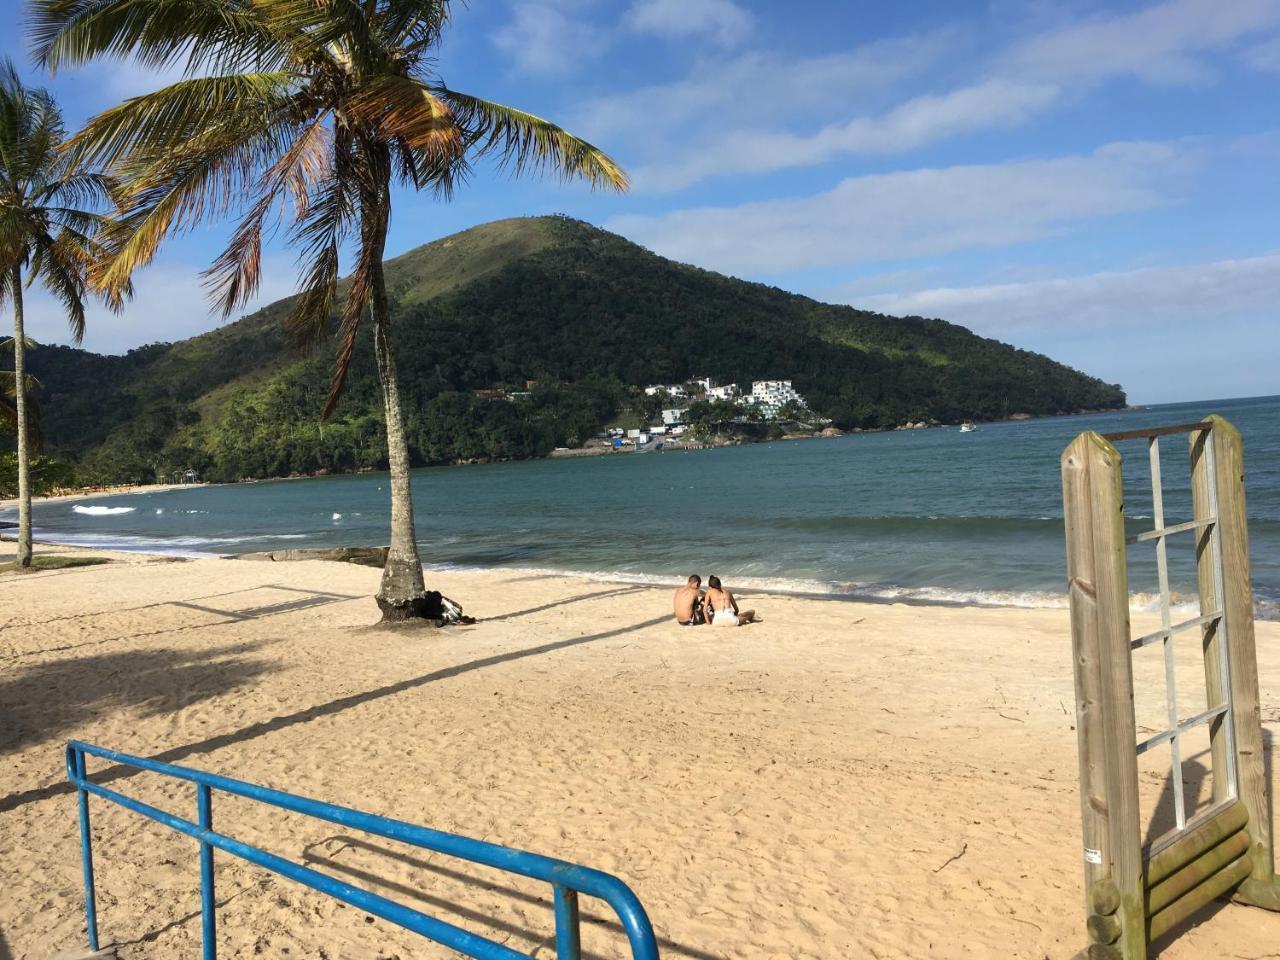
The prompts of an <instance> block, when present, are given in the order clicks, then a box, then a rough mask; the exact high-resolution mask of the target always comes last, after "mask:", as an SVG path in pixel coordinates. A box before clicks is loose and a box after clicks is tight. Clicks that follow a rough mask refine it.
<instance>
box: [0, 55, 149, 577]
mask: <svg viewBox="0 0 1280 960" xmlns="http://www.w3.org/2000/svg"><path fill="white" fill-rule="evenodd" d="M65 134H66V131H65V129H64V127H63V124H62V112H61V111H60V110H59V109H58V105H57V104H56V103H55V102H54V100H53V98H52V97H51V96H50V95H49V93H48V92H47V91H45V90H42V89H38V88H29V87H27V86H26V85H25V84H24V83H23V82H22V78H21V77H19V76H18V72H17V70H15V69H14V67H13V64H12V63H10V62H8V61H5V62H4V63H3V64H0V308H3V307H6V306H8V307H12V309H13V340H12V345H13V374H12V383H11V386H12V387H13V388H14V389H13V392H12V401H11V403H12V410H13V421H14V430H15V433H16V434H17V447H18V556H17V566H18V567H19V568H24V567H29V566H31V443H32V440H33V439H34V431H33V430H32V423H31V422H30V421H31V415H30V411H29V403H28V392H29V390H28V389H18V385H19V384H24V385H27V386H28V387H29V385H30V381H29V379H28V377H27V363H26V353H27V350H26V347H27V340H26V332H25V328H24V318H23V311H22V307H23V301H22V288H23V286H24V284H25V285H26V286H30V285H31V284H32V283H34V282H36V281H39V282H40V284H41V285H43V286H44V288H45V289H46V290H48V291H49V293H50V294H52V295H53V297H54V299H56V300H57V301H58V302H59V303H60V304H61V305H62V308H63V310H64V311H65V312H66V315H67V322H68V323H70V325H71V337H72V339H73V340H75V342H76V343H79V342H80V341H81V340H82V339H83V338H84V304H85V299H86V296H87V294H88V284H87V275H88V272H89V270H90V268H91V266H92V265H93V264H94V263H95V262H97V261H99V260H101V259H102V257H103V256H104V254H105V248H104V247H103V246H102V244H101V242H100V240H99V239H98V238H99V235H100V234H101V233H102V228H103V227H104V226H105V222H106V221H105V218H104V217H103V216H102V215H101V214H99V213H96V212H94V211H95V209H100V208H102V207H104V206H106V205H108V204H109V203H111V201H112V184H111V181H110V180H109V179H108V178H107V177H105V176H103V175H101V174H98V173H93V172H88V171H85V170H83V169H81V170H77V169H74V168H73V166H72V164H71V163H70V162H69V160H68V158H67V156H66V155H65V154H64V152H63V150H62V146H63V140H64V137H65ZM127 294H128V288H127V287H119V288H117V289H116V291H115V293H114V294H112V295H111V297H110V300H109V302H110V305H111V306H113V307H118V306H119V303H120V300H121V299H122V298H123V297H125V296H126V295H127ZM6 392H7V391H6Z"/></svg>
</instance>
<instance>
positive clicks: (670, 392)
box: [644, 383, 689, 397]
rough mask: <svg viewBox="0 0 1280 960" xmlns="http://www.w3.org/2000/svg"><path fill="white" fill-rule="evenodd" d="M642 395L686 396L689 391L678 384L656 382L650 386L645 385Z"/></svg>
mask: <svg viewBox="0 0 1280 960" xmlns="http://www.w3.org/2000/svg"><path fill="white" fill-rule="evenodd" d="M644 395H645V396H646V397H656V396H659V395H661V396H667V397H687V396H688V395H689V391H688V390H686V389H685V388H684V387H683V386H681V385H680V384H675V385H674V386H669V385H667V384H661V383H657V384H653V385H652V386H648V387H645V388H644Z"/></svg>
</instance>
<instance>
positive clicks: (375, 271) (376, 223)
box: [364, 169, 440, 620]
mask: <svg viewBox="0 0 1280 960" xmlns="http://www.w3.org/2000/svg"><path fill="white" fill-rule="evenodd" d="M389 181H390V177H389V169H388V176H387V178H386V180H385V181H384V183H383V189H382V190H381V191H380V195H379V196H377V197H376V198H373V197H370V198H367V199H369V200H372V201H373V202H372V203H366V204H365V207H364V209H365V215H366V216H370V217H371V219H372V221H373V222H372V223H370V224H367V225H366V226H367V229H368V230H369V241H368V242H369V244H370V247H371V249H370V254H371V266H370V270H371V281H372V282H371V286H372V291H371V297H370V301H369V310H370V312H371V313H372V314H373V350H374V355H375V357H376V358H377V362H378V383H379V385H380V386H381V387H382V405H383V410H384V413H385V418H386V427H387V465H388V468H389V470H390V475H391V476H390V479H391V484H390V486H391V548H390V550H389V551H388V552H387V563H386V566H384V567H383V568H382V585H381V586H380V587H379V588H378V595H377V598H376V599H377V601H378V608H379V609H380V610H381V611H382V619H383V620H412V619H417V618H423V617H429V618H432V619H435V618H438V617H439V616H440V608H439V602H438V599H437V602H436V603H435V604H431V603H430V602H429V600H428V597H427V588H426V584H425V583H424V582H423V579H422V561H421V560H420V559H419V557H418V540H417V534H416V533H415V530H414V523H413V489H412V482H411V480H410V477H409V444H408V442H407V441H406V440H405V434H404V410H403V408H402V407H401V404H400V383H399V380H398V379H397V377H396V363H395V354H394V353H393V352H392V349H391V310H390V307H389V305H388V303H387V284H386V277H385V276H384V275H383V270H382V256H383V251H384V249H385V247H386V242H387V224H388V220H389V219H390V216H389V214H390V199H391V198H390V182H389Z"/></svg>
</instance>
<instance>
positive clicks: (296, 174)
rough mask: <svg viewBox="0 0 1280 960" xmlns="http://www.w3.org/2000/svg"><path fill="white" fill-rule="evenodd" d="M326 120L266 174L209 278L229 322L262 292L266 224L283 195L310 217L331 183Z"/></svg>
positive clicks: (305, 131) (309, 129) (318, 121)
mask: <svg viewBox="0 0 1280 960" xmlns="http://www.w3.org/2000/svg"><path fill="white" fill-rule="evenodd" d="M325 120H326V117H324V116H320V117H317V118H316V119H315V120H313V121H312V122H311V124H310V125H309V126H308V127H306V128H304V129H303V130H302V131H301V132H300V133H299V135H298V136H297V137H296V138H295V139H294V141H293V143H292V144H291V145H290V146H289V149H288V150H286V151H285V153H284V155H283V156H282V157H281V158H280V159H279V160H277V161H276V163H275V164H273V165H272V167H271V169H269V170H268V171H267V172H266V173H264V174H263V176H262V178H261V180H260V181H259V183H258V186H257V191H258V194H259V196H258V200H257V201H256V202H255V203H254V205H253V206H252V207H251V208H250V210H249V212H248V213H247V214H246V215H245V217H244V219H243V220H242V221H241V222H240V225H239V226H238V227H237V228H236V231H235V233H234V234H232V237H231V240H230V242H229V243H228V244H227V247H226V249H225V250H223V251H222V253H221V254H219V255H218V258H217V259H216V260H214V262H213V263H212V264H211V265H210V267H209V269H208V270H206V271H205V272H204V277H205V286H206V288H207V289H208V290H209V293H210V296H211V297H212V298H213V300H214V302H215V303H216V304H217V306H218V308H219V309H220V310H221V311H222V315H223V316H224V317H229V316H230V315H231V314H232V313H234V312H235V310H236V309H237V308H238V307H242V306H244V305H245V304H246V303H247V302H248V301H249V300H250V299H251V298H252V297H253V295H254V294H255V293H256V292H257V290H258V285H259V282H260V280H261V271H262V237H263V233H264V231H265V230H266V229H267V226H268V224H267V218H268V217H269V216H271V215H272V213H273V212H274V208H275V207H277V206H278V204H279V201H280V200H281V199H282V195H283V194H285V193H289V194H292V196H293V201H294V203H293V207H294V218H295V220H300V219H302V218H303V217H305V216H306V212H307V208H308V205H309V203H310V194H311V191H312V190H313V189H314V188H315V187H316V186H317V185H318V184H319V183H321V182H322V181H323V180H325V179H326V178H327V176H328V175H329V172H330V170H331V166H330V165H331V162H332V161H331V159H330V157H329V156H328V154H327V151H326V148H327V147H328V146H329V145H330V139H331V138H330V134H329V131H328V129H327V128H326V126H325Z"/></svg>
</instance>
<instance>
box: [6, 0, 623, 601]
mask: <svg viewBox="0 0 1280 960" xmlns="http://www.w3.org/2000/svg"><path fill="white" fill-rule="evenodd" d="M32 6H33V28H34V31H35V39H36V49H37V53H38V55H39V57H40V58H41V60H42V61H43V63H44V64H45V65H46V66H48V67H49V68H50V69H57V68H59V67H61V66H64V65H69V64H76V63H84V62H86V61H89V60H92V59H94V58H97V57H114V56H122V55H132V56H133V57H134V58H135V59H136V60H137V61H140V62H141V63H143V64H145V65H147V66H151V67H156V68H172V67H175V66H181V67H182V68H183V69H184V71H185V76H186V77H187V79H184V80H181V81H179V82H177V83H174V84H171V85H170V86H167V87H164V88H163V89H161V90H158V91H156V92H155V93H152V94H148V95H146V96H141V97H137V98H134V99H132V100H129V101H126V102H125V103H123V104H121V105H120V106H118V107H115V108H113V109H111V110H108V111H106V112H104V113H102V114H100V115H99V116H97V117H95V118H94V119H93V120H91V121H90V122H89V124H88V125H87V126H86V128H85V130H84V131H83V132H82V133H80V134H79V135H78V136H77V137H76V139H75V143H74V149H75V152H76V155H77V157H79V158H80V159H81V160H82V161H85V162H91V163H99V162H100V163H105V164H109V165H111V166H113V167H114V168H116V169H118V170H119V171H120V172H121V173H122V174H123V175H124V176H125V178H126V180H127V181H128V183H129V186H128V188H127V196H126V197H125V199H124V202H123V204H122V208H121V211H120V224H121V226H120V229H119V231H118V234H117V236H116V238H115V243H116V253H115V256H114V257H113V258H112V259H111V260H110V261H109V262H108V263H106V264H104V265H103V267H102V269H101V271H100V272H99V274H98V275H97V276H96V282H97V283H99V284H101V285H102V287H103V288H104V289H106V290H108V291H112V292H114V291H117V290H119V289H120V287H121V285H122V284H124V283H125V282H127V280H128V278H129V277H130V276H131V275H132V273H133V271H134V270H135V269H137V268H139V267H141V266H143V265H144V264H146V263H148V262H149V261H150V260H151V258H152V257H153V256H154V255H155V252H156V249H157V247H158V246H159V244H160V242H161V240H162V239H163V238H164V237H165V236H166V235H167V234H169V233H170V232H172V231H175V230H182V229H186V228H189V227H191V226H192V225H194V224H196V223H198V222H201V221H205V220H207V219H209V218H212V217H214V216H216V215H218V214H222V213H224V212H227V211H228V209H229V208H232V207H238V208H239V209H240V210H241V211H242V212H243V218H242V219H241V220H240V222H239V224H238V226H237V227H236V229H235V231H234V233H233V235H232V238H231V241H230V243H229V244H228V246H227V248H226V250H225V251H224V252H223V253H222V254H221V255H220V256H219V257H218V258H217V259H216V260H215V261H214V262H213V264H212V266H211V267H210V268H209V270H208V271H207V280H208V283H209V286H210V288H211V292H212V294H213V296H214V297H215V299H216V301H217V302H218V303H219V304H220V306H221V308H222V310H223V312H224V314H225V315H230V314H231V313H232V312H233V311H235V310H236V309H237V308H239V307H242V306H243V305H244V304H245V302H246V301H247V300H248V299H249V298H250V297H251V296H252V295H253V294H254V292H255V291H256V290H257V288H258V282H259V277H260V267H261V248H262V239H263V235H264V233H269V232H270V231H271V230H272V229H273V228H274V227H275V226H276V225H277V224H278V223H279V222H280V219H281V218H282V217H283V218H285V219H287V220H288V221H289V227H288V230H289V235H290V238H291V239H292V240H294V241H295V242H297V243H298V244H300V245H301V254H300V262H301V263H302V265H303V280H302V289H301V292H300V293H299V295H298V297H297V300H296V302H295V305H294V309H293V311H292V313H291V315H290V316H289V318H288V319H287V321H286V323H287V325H288V329H289V331H290V332H291V334H292V335H293V337H294V339H295V341H296V342H297V343H298V344H299V345H307V344H313V343H316V342H318V341H319V340H320V339H321V338H322V337H324V336H325V335H326V334H327V333H328V332H329V331H330V329H331V327H332V322H331V321H332V314H333V312H334V310H335V307H336V306H337V301H338V298H339V290H338V272H339V258H340V254H341V252H342V250H343V248H344V245H345V244H346V243H347V242H348V241H352V242H353V243H352V246H353V251H352V252H353V254H354V264H355V266H354V270H353V272H352V274H351V276H350V277H349V278H348V280H347V287H346V290H345V299H344V300H343V302H342V306H341V311H340V315H339V319H338V331H337V340H338V347H337V357H336V362H335V364H334V371H333V376H332V379H331V382H330V388H329V395H328V398H327V400H326V402H325V407H324V411H323V413H322V415H321V416H322V419H323V418H327V417H328V416H329V415H330V414H331V413H332V411H333V409H334V407H335V405H336V404H337V402H338V400H339V398H340V397H341V395H342V389H343V385H344V383H345V381H346V377H347V370H348V368H349V366H350V362H351V356H352V352H353V351H354V349H355V347H356V343H357V334H358V332H359V330H360V326H361V322H362V320H363V318H364V316H365V312H366V310H367V311H368V313H369V315H370V319H371V322H372V333H373V346H374V356H375V359H376V363H377V371H378V379H379V382H380V384H381V387H382V396H383V405H384V413H385V419H386V434H387V460H388V464H389V467H390V473H391V482H390V487H391V548H390V552H389V555H388V558H387V563H386V566H385V568H384V570H383V576H382V584H381V587H380V589H379V591H378V597H377V599H378V605H379V607H380V608H381V610H382V613H383V617H384V619H391V620H398V619H407V618H410V617H417V616H439V611H438V609H436V610H433V609H431V607H432V604H431V602H430V601H429V599H428V597H427V594H426V588H425V585H424V583H423V578H422V564H421V562H420V560H419V558H418V549H417V542H416V538H415V535H414V523H413V501H412V498H411V495H410V480H409V453H408V447H407V444H406V440H405V430H404V417H403V413H402V411H401V401H400V390H399V385H398V382H397V379H396V373H395V356H394V351H393V341H392V333H393V330H392V325H391V316H390V308H389V303H388V298H387V290H386V283H385V279H384V277H383V267H382V259H383V248H384V246H385V243H386V237H387V226H388V223H389V220H390V216H391V187H392V185H393V184H403V185H408V186H410V187H413V188H414V189H422V188H429V189H431V190H433V191H434V192H435V193H436V194H438V195H440V196H444V197H447V196H449V195H450V194H451V193H452V191H453V190H454V188H455V187H456V186H457V185H458V184H459V183H460V182H461V181H462V180H464V179H465V178H466V176H467V175H468V173H469V172H470V169H471V168H470V164H471V162H472V161H474V160H476V159H477V158H479V157H482V156H486V155H487V156H492V157H494V158H496V159H497V160H498V162H499V163H500V164H503V165H506V166H507V167H509V168H510V169H512V170H514V171H515V172H517V173H518V172H523V171H526V170H546V169H549V170H552V171H554V172H555V173H557V174H559V175H560V176H561V177H563V178H572V177H581V178H584V179H586V180H587V181H589V182H590V183H591V184H592V185H593V186H601V187H611V188H614V189H619V190H621V189H625V188H626V185H627V180H626V175H625V174H624V173H623V172H622V170H621V169H620V168H619V167H618V166H617V164H615V163H614V162H613V161H612V160H611V159H609V157H607V156H605V155H604V154H603V153H601V152H600V151H599V150H597V149H596V148H595V147H593V146H591V145H590V144H589V143H586V142H584V141H582V140H580V139H578V138H577V137H574V136H572V135H570V134H568V133H566V132H565V131H564V130H562V129H560V128H559V127H557V126H556V125H555V124H552V123H550V122H548V121H546V120H543V119H542V118H540V117H535V116H533V115H532V114H529V113H525V112H523V111H520V110H516V109H513V108H511V107H506V106H502V105H499V104H495V103H492V102H490V101H487V100H482V99H479V98H477V97H473V96H469V95H467V94H464V93H459V92H458V91H456V90H452V89H450V88H448V87H447V86H446V85H445V84H444V82H443V80H442V79H441V78H440V77H439V76H437V75H436V74H435V73H434V72H433V64H434V60H433V54H434V52H435V50H436V48H437V47H438V45H439V42H440V38H441V33H442V31H443V29H444V27H445V25H446V23H447V21H448V17H449V0H35V2H34V3H33V4H32ZM437 603H438V601H437Z"/></svg>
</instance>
